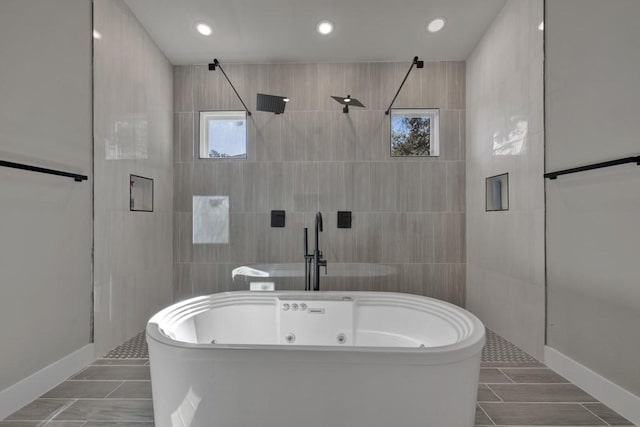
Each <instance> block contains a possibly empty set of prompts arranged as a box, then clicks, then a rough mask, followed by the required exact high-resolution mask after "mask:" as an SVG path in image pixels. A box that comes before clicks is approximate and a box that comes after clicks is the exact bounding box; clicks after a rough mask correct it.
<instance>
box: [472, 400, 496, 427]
mask: <svg viewBox="0 0 640 427" xmlns="http://www.w3.org/2000/svg"><path fill="white" fill-rule="evenodd" d="M477 405H478V408H480V410H481V411H482V413H483V414H485V415H486V416H487V418H488V419H489V421H491V422H492V423H493V425H494V426H495V425H498V424H496V422H495V421H493V418H491V417H490V416H489V414H488V413H487V411H485V410H484V408H483V407H482V405H481V404H480V403H477Z"/></svg>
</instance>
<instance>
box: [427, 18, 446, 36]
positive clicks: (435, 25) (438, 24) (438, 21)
mask: <svg viewBox="0 0 640 427" xmlns="http://www.w3.org/2000/svg"><path fill="white" fill-rule="evenodd" d="M446 23H447V20H446V19H445V18H435V19H432V20H431V21H430V22H429V24H428V25H427V30H428V31H429V32H430V33H437V32H438V31H440V30H441V29H443V28H444V25H445V24H446Z"/></svg>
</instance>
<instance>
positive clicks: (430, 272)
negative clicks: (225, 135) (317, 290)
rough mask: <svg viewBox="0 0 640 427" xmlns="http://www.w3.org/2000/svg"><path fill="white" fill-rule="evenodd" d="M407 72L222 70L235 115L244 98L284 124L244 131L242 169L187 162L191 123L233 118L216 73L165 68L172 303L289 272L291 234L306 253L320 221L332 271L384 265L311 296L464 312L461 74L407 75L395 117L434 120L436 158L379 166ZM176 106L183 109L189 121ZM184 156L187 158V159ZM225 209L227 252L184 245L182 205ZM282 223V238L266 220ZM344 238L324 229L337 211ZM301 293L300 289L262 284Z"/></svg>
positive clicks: (233, 164)
mask: <svg viewBox="0 0 640 427" xmlns="http://www.w3.org/2000/svg"><path fill="white" fill-rule="evenodd" d="M409 65H410V64H405V63H402V64H396V63H371V64H368V63H363V64H260V65H229V66H226V67H225V70H226V71H227V74H228V75H229V77H230V78H231V80H232V81H233V83H234V85H235V86H236V88H237V89H238V92H239V93H240V95H241V96H242V97H243V99H244V100H245V102H247V105H248V106H249V108H251V109H252V110H254V109H255V94H256V92H260V93H268V94H276V95H284V96H289V97H290V98H291V101H290V102H289V103H288V104H287V106H286V112H285V113H284V114H283V115H273V114H268V113H264V112H255V113H254V114H253V115H252V116H251V117H250V118H249V120H248V126H247V127H248V141H247V159H246V160H209V159H199V158H198V157H197V154H198V150H197V147H198V138H199V136H198V133H199V130H198V120H199V117H198V111H199V110H200V109H238V108H240V107H241V105H239V102H238V101H237V99H235V95H234V94H233V93H232V92H231V90H230V88H229V86H228V84H227V83H226V81H225V80H223V79H222V78H221V76H220V74H219V73H215V72H209V71H208V70H207V67H206V66H200V65H198V66H177V67H175V75H176V83H175V90H176V91H178V92H181V91H185V92H187V93H184V94H182V93H176V94H175V95H174V96H175V102H176V105H177V106H176V113H175V119H174V123H175V127H176V129H175V130H174V149H175V153H176V157H175V175H174V190H175V196H174V210H175V220H174V227H175V230H174V232H173V241H174V264H175V266H174V269H176V270H177V271H176V272H175V274H174V299H176V300H180V299H184V298H187V297H189V296H192V295H199V294H203V293H211V292H220V291H226V290H232V289H246V288H247V282H246V281H245V280H244V279H243V278H237V279H236V280H235V281H234V282H231V271H232V270H233V268H235V267H238V266H241V265H246V264H255V263H284V262H286V263H291V262H297V263H302V250H303V245H302V239H303V229H304V228H305V227H307V228H308V229H309V243H310V245H312V244H313V225H314V223H313V221H314V215H315V213H316V211H322V213H323V217H324V232H323V233H322V234H320V242H321V244H320V247H321V249H322V250H323V251H324V254H325V257H326V259H327V260H328V261H329V270H331V268H332V264H335V263H347V264H349V263H356V264H357V263H374V264H383V266H384V270H385V271H386V272H387V273H390V274H389V275H383V276H376V275H372V276H371V277H360V278H326V277H323V278H322V279H321V283H322V287H323V289H342V290H349V289H350V290H383V291H397V292H410V293H417V294H422V295H429V296H434V297H437V298H442V299H445V300H447V301H451V302H454V303H456V304H459V305H464V297H465V292H466V290H465V276H466V275H465V271H464V270H465V269H464V265H465V264H464V262H465V260H464V251H465V249H464V248H465V238H464V210H465V183H464V178H465V174H464V168H465V159H464V155H465V148H464V132H463V131H464V129H463V127H464V108H465V105H464V102H465V80H464V72H465V66H464V63H444V62H443V63H427V64H425V68H424V69H422V70H418V69H416V70H414V71H413V72H412V74H411V76H410V78H409V79H408V80H407V83H406V85H405V87H404V89H403V91H402V92H401V94H400V96H399V97H398V100H397V101H396V103H395V107H397V108H401V107H405V108H420V107H425V108H439V109H440V113H441V115H440V117H441V122H440V144H441V150H440V154H441V156H440V157H432V158H392V157H391V155H390V125H389V123H390V121H389V116H386V115H385V114H384V110H386V108H387V107H388V105H389V102H390V101H391V99H392V98H393V95H394V94H395V91H396V89H397V88H398V86H399V84H400V82H401V81H402V78H403V76H404V73H405V72H406V70H407V69H408V67H409ZM348 94H350V95H351V96H353V97H354V98H358V99H359V100H361V101H362V102H363V103H364V105H366V106H367V108H365V109H358V108H351V111H350V113H349V114H344V113H343V112H342V107H341V106H340V105H339V104H338V103H337V102H335V101H334V100H333V99H331V98H330V95H348ZM189 106H191V107H190V108H189ZM194 155H195V156H194ZM202 195H211V196H229V203H230V224H229V227H230V230H229V232H230V235H229V236H230V239H229V243H228V244H222V245H194V244H192V240H191V237H192V234H191V233H192V232H191V227H192V224H191V222H192V220H191V210H192V197H193V196H202ZM271 210H285V211H286V225H285V227H284V228H271V227H270V211H271ZM343 210H346V211H352V212H353V217H352V228H350V229H338V228H337V211H343ZM274 280H276V282H277V286H278V288H279V289H302V288H303V283H302V279H301V278H278V279H274Z"/></svg>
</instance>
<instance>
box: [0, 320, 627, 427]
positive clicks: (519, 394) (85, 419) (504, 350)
mask: <svg viewBox="0 0 640 427" xmlns="http://www.w3.org/2000/svg"><path fill="white" fill-rule="evenodd" d="M488 338H489V339H488V344H487V347H486V348H485V351H484V352H483V362H482V368H481V371H480V381H479V386H478V404H477V407H476V426H478V427H480V426H545V427H559V426H573V427H575V426H632V425H633V424H632V423H630V422H629V421H627V420H626V419H624V418H623V417H621V416H620V415H618V414H617V413H615V412H614V411H613V410H611V409H610V408H608V407H606V406H605V405H603V404H602V403H600V402H598V401H597V400H596V399H594V398H593V397H592V396H590V395H589V394H587V393H585V392H584V391H582V390H581V389H580V388H578V387H576V386H575V385H573V384H571V383H569V382H568V381H567V380H565V379H564V378H563V377H561V376H560V375H558V374H557V373H555V372H554V371H552V370H551V369H549V368H547V367H546V366H545V365H543V364H542V363H540V362H538V361H536V360H535V359H533V358H532V357H531V356H529V355H527V354H526V353H524V354H519V353H518V352H520V353H523V352H522V351H521V350H520V349H518V348H517V347H515V346H513V344H511V343H509V342H508V341H506V340H504V339H503V338H501V337H499V336H497V335H495V334H493V333H492V332H490V331H489V334H488ZM134 339H137V342H136V347H135V349H133V344H132V343H133V340H134ZM130 341H131V342H128V344H127V345H128V346H129V347H128V348H129V349H133V350H130V351H133V352H134V353H131V354H135V355H137V356H139V355H143V356H146V349H145V348H140V346H141V345H142V344H140V338H139V336H137V337H134V338H133V339H132V340H130ZM123 351H124V350H122V349H121V350H119V351H118V352H116V353H113V352H111V353H110V354H111V355H114V354H117V357H114V358H103V359H99V360H97V361H96V362H94V363H93V364H91V365H90V366H88V367H86V368H85V369H83V370H82V371H80V372H78V373H77V374H76V375H74V376H72V377H71V378H69V379H68V380H67V381H65V382H63V383H62V384H60V385H58V386H57V387H55V388H54V389H52V390H50V391H49V392H47V393H45V394H44V395H43V396H41V397H40V398H38V399H36V400H34V401H33V402H31V403H30V404H28V405H27V406H25V407H24V408H22V409H20V410H19V411H17V412H15V413H14V414H12V415H10V416H9V417H8V418H7V419H6V420H4V421H0V427H31V426H39V427H44V426H49V427H71V426H74V427H108V426H120V427H147V426H153V425H154V423H153V403H152V400H151V382H150V376H149V360H148V359H147V358H125V357H122V356H123V355H124V356H126V355H127V354H126V353H124V352H123ZM398 425H402V423H398ZM429 427H456V426H429Z"/></svg>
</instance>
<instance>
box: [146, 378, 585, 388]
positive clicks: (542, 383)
mask: <svg viewBox="0 0 640 427" xmlns="http://www.w3.org/2000/svg"><path fill="white" fill-rule="evenodd" d="M138 381H145V380H138ZM480 384H494V385H495V384H500V385H509V386H511V385H567V384H570V385H573V386H576V387H577V388H580V387H578V386H577V385H575V384H574V383H571V382H568V381H567V382H563V383H556V382H541V383H527V382H524V383H523V382H520V383H519V382H512V383H495V382H485V383H480ZM580 390H582V389H580Z"/></svg>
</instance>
